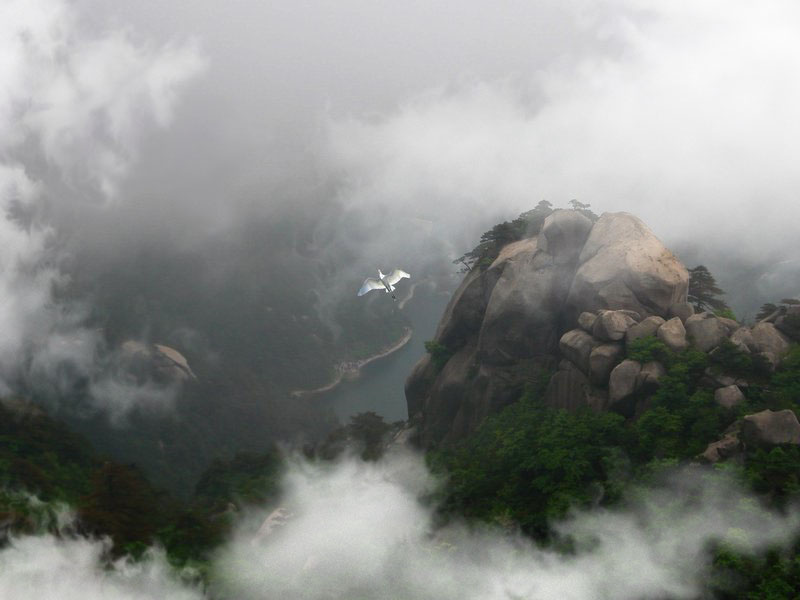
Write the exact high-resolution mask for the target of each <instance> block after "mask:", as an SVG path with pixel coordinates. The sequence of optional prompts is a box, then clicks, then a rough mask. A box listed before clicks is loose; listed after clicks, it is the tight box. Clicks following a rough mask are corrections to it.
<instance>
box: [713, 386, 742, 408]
mask: <svg viewBox="0 0 800 600" xmlns="http://www.w3.org/2000/svg"><path fill="white" fill-rule="evenodd" d="M744 401H745V397H744V394H743V393H742V390H740V389H739V388H738V386H735V385H729V386H727V387H721V388H718V389H717V390H715V391H714V402H716V403H717V404H719V405H720V406H722V407H724V408H733V407H734V406H737V405H739V404H741V403H742V402H744Z"/></svg>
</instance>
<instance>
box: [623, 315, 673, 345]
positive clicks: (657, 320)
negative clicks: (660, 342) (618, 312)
mask: <svg viewBox="0 0 800 600" xmlns="http://www.w3.org/2000/svg"><path fill="white" fill-rule="evenodd" d="M664 322H665V321H664V319H662V318H661V317H658V316H652V317H647V318H646V319H644V320H643V321H642V322H641V323H636V325H632V326H631V327H630V328H629V329H628V330H627V331H626V332H625V343H626V344H631V343H633V342H635V341H636V340H638V339H640V338H643V337H647V336H650V335H655V334H656V332H657V331H658V328H659V327H661V326H662V325H663V324H664Z"/></svg>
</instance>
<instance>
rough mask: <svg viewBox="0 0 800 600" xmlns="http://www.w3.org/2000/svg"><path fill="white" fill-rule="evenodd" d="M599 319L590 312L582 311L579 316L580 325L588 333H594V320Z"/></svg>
mask: <svg viewBox="0 0 800 600" xmlns="http://www.w3.org/2000/svg"><path fill="white" fill-rule="evenodd" d="M596 320H597V315H596V314H594V313H590V312H582V313H581V314H580V315H579V316H578V326H579V327H580V328H581V329H583V330H584V331H585V332H587V333H592V328H593V327H594V322H595V321H596Z"/></svg>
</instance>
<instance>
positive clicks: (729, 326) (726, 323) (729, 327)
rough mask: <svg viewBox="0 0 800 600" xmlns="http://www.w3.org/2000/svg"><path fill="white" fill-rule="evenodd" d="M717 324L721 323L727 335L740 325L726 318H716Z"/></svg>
mask: <svg viewBox="0 0 800 600" xmlns="http://www.w3.org/2000/svg"><path fill="white" fill-rule="evenodd" d="M717 319H719V322H720V323H722V324H723V325H724V326H725V328H726V329H727V330H728V335H730V334H731V333H733V332H734V331H736V330H737V329H739V328H740V327H741V326H742V325H741V323H739V322H738V321H736V320H734V319H728V318H727V317H717Z"/></svg>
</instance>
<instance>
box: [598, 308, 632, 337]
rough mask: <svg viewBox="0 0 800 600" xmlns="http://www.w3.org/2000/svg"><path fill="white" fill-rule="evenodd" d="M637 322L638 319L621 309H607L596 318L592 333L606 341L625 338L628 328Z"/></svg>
mask: <svg viewBox="0 0 800 600" xmlns="http://www.w3.org/2000/svg"><path fill="white" fill-rule="evenodd" d="M635 324H636V321H634V320H633V319H632V318H631V317H630V316H628V315H627V314H625V313H624V312H623V311H621V310H606V311H603V312H601V313H600V315H599V316H598V317H597V319H596V320H595V322H594V327H593V328H592V335H593V336H594V337H596V338H597V339H598V340H602V341H604V342H616V341H619V340H621V339H623V338H624V337H625V332H626V331H628V328H629V327H630V326H631V325H635Z"/></svg>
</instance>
